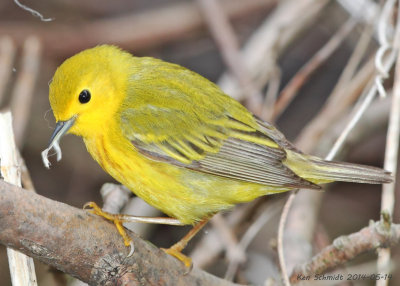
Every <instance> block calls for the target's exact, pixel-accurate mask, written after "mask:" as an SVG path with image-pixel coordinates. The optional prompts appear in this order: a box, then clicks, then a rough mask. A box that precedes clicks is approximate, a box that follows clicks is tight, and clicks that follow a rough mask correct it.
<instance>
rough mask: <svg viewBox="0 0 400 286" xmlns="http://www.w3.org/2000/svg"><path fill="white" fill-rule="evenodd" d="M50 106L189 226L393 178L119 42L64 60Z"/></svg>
mask: <svg viewBox="0 0 400 286" xmlns="http://www.w3.org/2000/svg"><path fill="white" fill-rule="evenodd" d="M83 91H87V93H84V94H83V95H82V98H84V100H81V94H82V92H83ZM88 94H89V95H90V98H89V100H88V101H87V102H84V101H86V100H87V96H88ZM85 96H86V97H85ZM50 104H51V107H52V109H53V112H54V116H55V118H56V120H57V122H63V123H62V124H64V123H65V124H69V125H68V128H65V129H63V130H64V131H63V132H66V131H67V129H69V130H68V131H69V132H70V133H73V134H76V135H78V136H82V137H83V140H84V142H85V144H86V147H87V149H88V151H89V152H90V154H91V155H92V157H93V158H94V159H95V160H96V161H97V162H98V163H99V164H100V165H101V166H102V167H103V169H104V170H105V171H106V172H108V173H109V174H110V175H111V176H113V177H114V178H115V179H116V180H118V181H119V182H121V183H122V184H123V185H125V186H127V187H128V188H129V189H131V190H132V191H133V192H134V193H135V194H136V195H138V196H139V197H141V198H142V199H144V200H145V201H146V202H148V203H149V204H151V205H153V206H154V207H156V208H158V209H160V210H162V211H163V212H164V213H166V214H168V215H169V216H171V217H174V218H177V219H179V220H180V221H181V222H183V223H186V224H193V223H194V222H196V221H199V220H202V219H205V218H207V217H210V216H211V215H213V214H214V213H216V212H218V211H221V210H224V209H227V208H230V207H231V206H233V205H235V204H237V203H241V202H247V201H250V200H253V199H255V198H257V197H259V196H263V195H267V194H271V193H277V192H282V191H288V190H290V189H293V188H311V189H318V188H319V186H318V185H317V184H318V183H326V182H331V181H335V180H340V181H354V182H363V183H383V182H388V181H390V175H389V174H388V173H387V172H385V171H383V170H381V169H378V168H373V167H365V166H359V165H353V164H346V163H333V162H326V161H323V160H322V159H319V158H316V157H312V156H309V155H304V154H302V153H301V152H299V151H298V150H296V148H294V147H293V145H292V144H290V143H289V142H288V141H287V140H286V139H285V138H284V136H283V135H282V134H281V133H280V132H279V131H278V130H277V129H276V128H274V127H273V126H272V125H270V124H268V123H266V122H263V121H261V120H260V119H257V118H256V117H255V116H253V115H252V114H251V113H250V112H249V111H247V110H246V109H245V108H244V107H243V106H242V105H241V104H240V103H238V102H237V101H235V100H233V99H232V98H230V97H229V96H227V95H225V94H224V93H223V92H222V91H221V90H220V89H219V88H218V87H217V86H216V85H215V84H213V83H211V82H210V81H208V80H207V79H205V78H203V77H201V76H200V75H198V74H196V73H194V72H192V71H189V70H187V69H185V68H183V67H180V66H178V65H175V64H170V63H166V62H163V61H161V60H157V59H153V58H139V57H133V56H132V55H130V54H128V53H126V52H124V51H121V50H120V49H118V48H116V47H113V46H98V47H95V48H93V49H89V50H85V51H83V52H81V53H79V54H77V55H75V56H73V57H71V58H70V59H68V60H66V61H65V62H64V63H63V64H62V65H61V66H60V67H59V68H58V69H57V71H56V73H55V75H54V78H53V81H52V83H51V85H50ZM64 126H66V125H64ZM60 128H61V127H60ZM56 133H57V132H56ZM61 135H62V134H61ZM53 138H55V137H54V136H53ZM57 138H58V137H57ZM58 139H59V138H58ZM58 139H57V140H58Z"/></svg>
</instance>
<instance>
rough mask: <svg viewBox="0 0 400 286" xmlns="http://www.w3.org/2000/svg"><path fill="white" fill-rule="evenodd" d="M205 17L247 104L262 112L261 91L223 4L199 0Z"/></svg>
mask: <svg viewBox="0 0 400 286" xmlns="http://www.w3.org/2000/svg"><path fill="white" fill-rule="evenodd" d="M197 3H198V4H199V7H200V8H201V9H202V12H203V15H204V18H205V20H206V23H207V24H208V27H209V29H210V31H211V33H212V35H213V38H214V40H215V41H216V43H217V45H218V47H219V50H220V51H221V55H222V58H223V59H224V61H225V64H226V65H227V66H228V67H229V69H230V71H231V72H232V74H233V75H234V76H235V78H236V80H237V81H238V82H239V84H240V86H241V88H242V90H243V93H244V94H245V98H246V106H247V107H248V108H249V109H250V110H252V111H253V112H254V113H255V114H259V113H260V103H261V102H262V95H261V92H260V91H259V90H258V89H257V87H256V86H255V85H254V83H253V82H252V79H251V77H250V75H249V73H248V71H247V68H246V66H245V65H244V64H243V61H242V59H241V54H240V52H239V43H238V39H237V37H236V35H235V32H234V30H233V27H232V25H231V24H230V22H229V19H228V17H227V16H226V14H225V13H224V11H223V9H222V6H221V4H220V3H219V2H217V1H216V0H198V1H197Z"/></svg>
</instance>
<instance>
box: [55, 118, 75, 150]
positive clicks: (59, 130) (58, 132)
mask: <svg viewBox="0 0 400 286" xmlns="http://www.w3.org/2000/svg"><path fill="white" fill-rule="evenodd" d="M74 123H75V116H74V117H72V118H71V119H69V120H66V121H58V122H57V124H56V128H55V129H54V131H53V134H52V135H51V137H50V141H49V147H50V146H51V145H52V144H53V142H55V141H58V142H59V141H60V139H61V137H63V136H64V134H65V133H67V132H68V130H69V129H70V128H71V127H72V125H74Z"/></svg>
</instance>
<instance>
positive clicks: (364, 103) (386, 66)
mask: <svg viewBox="0 0 400 286" xmlns="http://www.w3.org/2000/svg"><path fill="white" fill-rule="evenodd" d="M393 53H394V52H392V53H391V54H390V55H389V56H388V59H387V61H386V62H385V64H384V71H386V72H389V70H390V68H391V67H392V65H393V63H394V60H395V56H393ZM394 55H396V54H394ZM376 91H377V86H376V85H373V86H372V87H371V89H370V90H369V91H368V93H367V96H365V97H364V99H363V101H362V103H361V104H360V105H358V106H357V107H356V108H355V109H354V111H353V114H354V116H353V117H352V120H351V121H350V122H349V124H348V125H347V126H346V128H345V129H344V130H343V132H342V134H341V135H340V136H339V138H338V140H337V141H336V143H335V144H334V146H333V147H332V149H331V151H330V152H329V153H328V155H327V156H326V158H325V159H327V160H332V159H333V157H334V156H335V155H336V153H337V152H338V151H339V149H340V147H341V146H342V144H343V142H344V141H345V139H346V138H347V136H348V134H349V132H350V131H351V130H352V128H353V127H354V126H355V124H356V123H357V122H358V120H359V119H360V118H361V116H362V115H363V114H364V112H365V110H366V109H367V107H368V106H369V105H370V103H371V102H372V100H373V98H374V97H375V95H376ZM293 196H295V194H293ZM293 201H294V198H293V199H292V200H291V201H290V203H289V202H288V205H289V206H288V208H290V205H291V204H292V203H293ZM284 219H285V220H286V217H284ZM285 220H283V219H282V218H281V221H280V230H282V231H283V227H282V228H281V224H285ZM278 236H279V234H278ZM282 237H283V235H282ZM278 245H279V244H278ZM278 250H279V251H283V248H282V249H280V248H278ZM282 258H283V254H282ZM280 263H281V267H282V266H284V267H286V266H285V265H286V264H284V259H283V260H281V259H280ZM282 263H283V264H282Z"/></svg>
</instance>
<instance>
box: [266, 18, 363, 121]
mask: <svg viewBox="0 0 400 286" xmlns="http://www.w3.org/2000/svg"><path fill="white" fill-rule="evenodd" d="M356 23H357V21H356V20H355V19H353V18H350V19H349V20H347V22H346V23H344V24H343V26H342V27H341V28H340V29H339V30H338V31H337V32H336V34H335V35H333V36H332V37H331V38H330V40H329V41H328V42H327V43H326V44H325V45H324V46H323V47H322V48H321V49H320V50H319V51H318V52H317V53H316V54H315V55H314V56H313V57H312V58H311V59H310V60H309V61H308V62H307V63H306V64H305V65H304V66H303V67H302V68H301V69H300V70H299V71H298V72H297V73H296V75H295V76H294V77H293V78H292V79H291V80H290V82H289V83H288V84H287V85H286V86H285V88H284V89H283V90H282V92H281V96H280V97H279V100H278V101H276V103H275V107H274V112H273V114H272V118H273V120H274V119H276V118H277V117H278V116H279V115H281V113H282V112H283V111H284V110H285V109H286V107H287V106H288V105H289V104H290V102H292V100H293V98H294V97H295V96H296V94H297V93H298V91H299V90H300V88H301V87H302V86H303V85H304V83H305V82H306V81H307V80H308V78H309V77H310V76H311V75H312V74H313V73H314V72H315V71H316V70H317V69H318V68H319V67H321V65H322V64H323V63H324V62H325V61H326V60H327V59H328V58H329V57H330V56H331V55H332V54H333V52H334V51H336V49H337V48H338V47H339V46H340V44H341V43H342V42H343V41H344V39H346V37H347V36H348V35H349V34H350V32H351V31H352V30H353V28H354V27H355V26H356Z"/></svg>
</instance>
